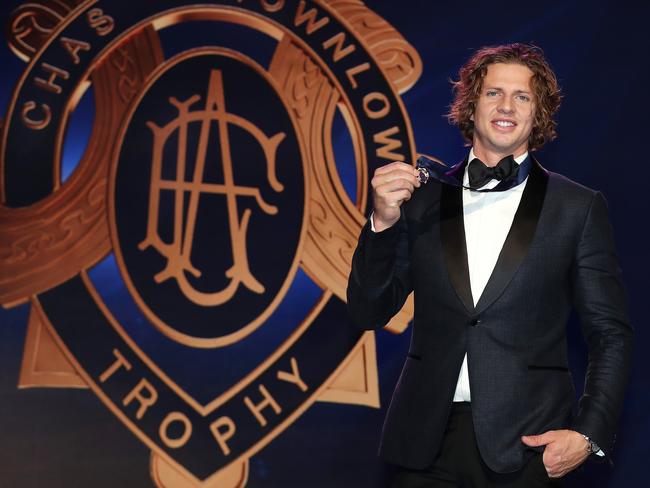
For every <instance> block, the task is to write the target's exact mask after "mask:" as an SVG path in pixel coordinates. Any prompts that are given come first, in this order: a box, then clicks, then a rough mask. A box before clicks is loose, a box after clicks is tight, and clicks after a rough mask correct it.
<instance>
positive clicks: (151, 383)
mask: <svg viewBox="0 0 650 488" xmlns="http://www.w3.org/2000/svg"><path fill="white" fill-rule="evenodd" d="M9 26H10V27H9V29H10V30H9V32H10V45H11V48H12V50H13V51H14V53H15V54H16V55H17V56H19V57H20V58H21V59H23V60H25V61H28V63H29V64H28V66H27V68H26V69H25V71H24V74H23V76H22V78H21V79H20V81H19V82H18V84H17V86H16V88H15V92H14V95H13V98H12V100H11V102H10V105H9V109H8V112H7V115H6V118H5V119H4V128H3V129H4V130H3V134H2V142H1V144H2V146H1V149H2V152H1V158H2V159H1V164H2V180H1V182H2V185H1V191H2V202H3V206H2V207H1V208H0V218H1V219H2V225H3V231H2V234H1V240H0V256H1V262H0V266H2V273H1V276H0V302H1V303H2V305H4V306H5V307H13V306H16V305H19V304H23V303H26V302H29V304H30V316H29V324H28V332H27V338H26V345H25V351H24V358H23V363H22V369H21V373H20V384H19V386H21V387H23V388H27V387H62V388H90V389H91V390H92V392H93V393H94V394H95V395H97V397H98V398H99V399H100V400H101V403H102V404H103V406H104V407H105V408H107V409H109V411H110V412H111V413H112V414H113V415H115V416H116V417H117V418H118V419H119V420H120V421H121V423H122V425H123V428H124V429H129V430H130V431H131V432H132V433H133V435H134V436H137V438H138V439H139V441H140V442H142V443H144V444H145V445H146V446H147V448H148V449H150V451H151V461H150V466H149V469H150V474H151V479H152V481H153V482H154V483H155V484H156V485H157V486H161V487H162V486H166V487H172V486H173V487H185V486H188V487H189V486H219V487H225V488H228V487H236V486H238V487H242V486H245V485H246V483H247V480H248V478H249V469H250V468H249V467H250V461H251V459H252V458H253V457H254V456H255V454H256V453H258V452H259V451H260V450H261V449H262V448H263V447H265V446H266V445H268V444H269V443H270V442H273V440H274V439H276V438H277V437H278V436H281V435H282V433H283V431H285V430H286V429H288V428H290V426H291V424H292V423H293V422H295V421H296V419H298V418H299V416H300V415H301V414H302V413H303V412H305V411H306V409H308V408H310V406H311V405H312V404H313V403H314V402H316V401H323V402H335V403H348V404H356V405H362V406H365V408H367V407H374V408H377V407H379V405H380V402H379V396H378V377H377V366H376V355H375V342H374V333H371V332H369V333H365V334H361V333H357V332H353V331H352V330H350V329H349V328H348V326H347V323H346V318H345V304H344V301H345V286H346V280H347V275H348V273H349V269H350V262H351V257H352V252H353V250H354V246H355V244H356V239H357V236H358V234H359V231H360V229H361V227H362V225H363V224H364V222H365V215H366V212H367V210H368V188H369V177H370V175H372V173H373V171H374V170H375V168H377V167H378V166H381V165H383V164H386V163H387V162H390V161H393V160H406V161H412V160H414V159H415V157H416V150H415V148H414V144H413V137H412V132H411V127H410V122H409V119H408V116H407V114H406V113H405V111H404V107H403V104H402V101H401V99H400V96H399V93H401V92H404V91H406V90H408V89H409V88H410V87H411V86H413V84H414V83H415V82H416V81H417V79H418V77H419V76H420V73H421V62H420V59H419V57H418V55H417V53H416V52H415V51H414V49H413V48H412V47H411V46H410V45H409V44H408V43H407V42H406V41H405V39H404V38H403V37H402V36H401V35H400V34H399V33H398V32H397V31H396V30H395V29H394V28H393V27H391V26H390V24H388V23H387V22H386V21H385V20H383V19H382V18H381V17H379V16H378V15H377V14H375V13H374V12H373V11H372V10H370V9H369V8H368V7H367V6H365V5H363V4H362V3H360V2H350V1H343V0H341V1H338V0H329V1H325V0H323V1H306V0H276V1H264V0H262V1H237V0H232V1H222V2H211V3H202V4H200V5H194V4H192V3H191V2H183V1H178V0H176V1H156V2H126V1H110V2H108V1H86V2H78V1H75V0H66V1H63V2H62V1H55V0H41V1H40V2H37V3H29V4H27V3H26V4H24V5H23V6H20V7H18V8H17V9H16V10H14V12H13V13H12V16H11V19H10V22H9ZM82 109H83V110H86V111H90V113H91V114H92V118H91V120H92V123H91V124H87V123H86V125H87V126H88V127H87V128H86V130H87V133H86V138H85V143H84V144H85V145H84V147H83V148H82V149H83V150H81V151H79V155H78V157H76V158H74V157H70V156H69V155H66V154H65V148H66V147H67V146H66V144H68V142H67V141H68V140H69V135H68V132H69V131H70V130H71V128H75V127H77V126H78V125H79V124H78V122H75V120H76V119H75V117H76V116H77V115H76V114H77V113H78V112H79V111H81V110H82ZM82 132H83V129H82ZM411 309H412V303H411V302H410V301H409V302H408V303H407V305H406V306H405V309H404V310H403V311H402V312H401V313H400V314H399V315H398V316H397V317H396V318H395V319H394V320H393V322H391V324H390V325H389V328H390V330H392V331H393V332H401V331H403V330H404V329H405V327H406V325H407V324H408V321H409V319H410V316H411ZM43 408H46V406H43ZM97 408H101V407H100V406H97ZM359 408H362V407H359ZM143 469H146V467H143Z"/></svg>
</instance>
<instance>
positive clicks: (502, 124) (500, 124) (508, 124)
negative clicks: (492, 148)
mask: <svg viewBox="0 0 650 488" xmlns="http://www.w3.org/2000/svg"><path fill="white" fill-rule="evenodd" d="M492 123H493V124H494V125H496V126H497V127H503V128H509V127H515V126H516V125H517V124H515V123H514V122H511V121H510V120H493V121H492Z"/></svg>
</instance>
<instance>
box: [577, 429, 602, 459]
mask: <svg viewBox="0 0 650 488" xmlns="http://www.w3.org/2000/svg"><path fill="white" fill-rule="evenodd" d="M581 435H582V437H584V438H585V440H586V441H587V452H588V453H589V454H596V453H597V452H598V451H600V446H599V445H598V444H596V443H595V442H594V441H593V440H591V439H590V438H589V436H587V435H584V434H581Z"/></svg>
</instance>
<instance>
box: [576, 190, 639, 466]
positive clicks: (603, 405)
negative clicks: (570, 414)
mask: <svg viewBox="0 0 650 488" xmlns="http://www.w3.org/2000/svg"><path fill="white" fill-rule="evenodd" d="M572 285H573V301H574V306H575V307H576V309H577V311H578V313H579V316H580V323H581V328H582V333H583V336H584V339H585V341H586V344H587V352H588V363H587V373H586V377H585V388H584V392H583V394H582V396H581V397H580V400H579V402H578V412H577V415H576V418H575V419H574V422H573V425H572V429H573V430H575V431H577V432H580V433H581V434H584V435H587V436H589V438H591V439H592V440H594V441H595V442H596V443H597V444H598V445H599V446H600V447H601V448H602V450H603V451H604V452H605V454H606V455H610V454H611V452H612V449H613V447H614V441H615V438H616V428H617V424H618V419H619V416H620V413H621V410H622V406H623V397H624V394H625V388H626V386H627V381H628V375H629V370H630V364H631V359H632V342H633V331H632V328H631V326H630V323H629V318H628V315H627V299H626V294H625V290H624V287H623V282H622V277H621V270H620V268H619V265H618V259H617V256H616V251H615V248H614V236H613V231H612V227H611V225H610V223H609V218H608V215H607V204H606V202H605V199H604V198H603V196H602V194H600V193H595V194H594V197H593V199H592V202H591V205H590V208H589V210H588V212H587V217H586V219H585V223H584V227H583V230H582V235H581V238H580V241H579V243H578V248H577V254H576V259H575V261H574V265H573V269H572Z"/></svg>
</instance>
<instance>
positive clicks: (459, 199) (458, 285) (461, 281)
mask: <svg viewBox="0 0 650 488" xmlns="http://www.w3.org/2000/svg"><path fill="white" fill-rule="evenodd" d="M440 239H441V241H442V249H443V254H444V259H445V264H446V265H447V271H448V272H449V278H450V279H451V284H452V285H453V287H454V289H455V290H456V293H457V294H458V298H460V300H461V302H463V305H465V308H466V309H467V311H468V312H470V313H472V312H473V310H474V300H472V290H471V288H470V283H469V268H468V265H467V245H466V243H465V224H464V221H463V189H462V188H461V187H459V186H451V185H442V194H441V195H440Z"/></svg>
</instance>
